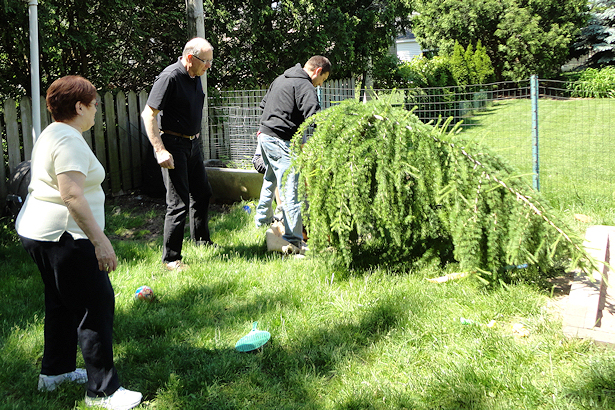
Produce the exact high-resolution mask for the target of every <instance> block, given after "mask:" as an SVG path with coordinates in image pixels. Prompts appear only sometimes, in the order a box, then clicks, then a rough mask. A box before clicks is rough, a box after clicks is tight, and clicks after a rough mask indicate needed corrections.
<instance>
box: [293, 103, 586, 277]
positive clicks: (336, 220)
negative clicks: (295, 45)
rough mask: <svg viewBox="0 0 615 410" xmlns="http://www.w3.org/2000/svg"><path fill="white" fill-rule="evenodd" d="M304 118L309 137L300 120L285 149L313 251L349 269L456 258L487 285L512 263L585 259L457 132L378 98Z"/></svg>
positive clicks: (552, 217)
mask: <svg viewBox="0 0 615 410" xmlns="http://www.w3.org/2000/svg"><path fill="white" fill-rule="evenodd" d="M311 120H313V123H315V124H316V128H315V130H314V133H313V136H312V137H311V138H310V140H309V142H308V143H306V144H304V145H302V144H301V136H302V134H303V132H304V131H305V130H306V128H307V127H308V126H309V124H307V123H304V124H303V125H302V127H301V128H300V129H299V131H298V132H297V134H296V135H295V138H294V144H293V150H294V154H295V166H296V167H297V169H298V170H299V172H300V174H301V180H300V181H301V182H300V184H299V186H300V195H301V197H302V199H305V200H307V202H308V203H309V207H308V208H307V209H305V210H304V213H303V215H304V224H305V225H306V226H307V227H308V230H309V232H310V248H311V249H315V250H323V249H327V248H328V249H331V248H332V249H335V250H337V251H338V252H339V254H340V255H341V258H342V260H343V261H344V263H345V264H346V265H347V266H348V267H367V266H375V265H386V266H389V267H392V266H403V267H408V266H413V265H416V264H421V263H425V262H430V263H433V262H434V261H436V262H438V263H441V264H443V265H444V264H446V263H448V262H457V263H459V264H460V265H461V268H462V269H464V270H466V271H472V272H477V273H478V274H479V276H480V277H483V278H484V279H486V280H487V281H489V282H492V281H494V280H496V279H503V275H509V276H510V275H511V273H510V272H512V271H514V269H509V268H510V267H514V266H519V265H523V266H525V265H526V264H527V265H530V266H533V267H536V268H537V269H538V270H542V271H547V270H550V269H551V268H552V267H553V266H554V265H555V264H556V263H558V264H559V263H561V262H562V261H565V262H566V263H567V264H568V265H570V267H574V268H576V267H581V268H584V267H585V265H587V263H588V262H589V261H590V257H589V255H587V253H586V252H585V250H584V248H583V246H582V243H583V242H582V239H581V238H579V237H577V236H575V235H573V234H572V233H571V231H570V230H569V229H568V228H567V227H565V225H564V224H563V223H562V222H561V220H560V219H559V218H558V217H557V215H556V214H555V212H554V210H553V209H551V208H550V207H549V206H548V204H547V203H546V201H545V200H543V199H542V198H541V197H540V194H539V193H538V192H536V191H534V190H532V188H531V187H529V186H528V185H527V184H526V183H525V182H524V180H523V179H522V178H521V176H520V175H518V173H516V172H515V171H514V170H513V169H512V168H511V167H510V166H508V165H507V164H506V163H505V162H504V160H503V159H501V158H500V157H498V156H496V155H494V154H492V153H490V152H489V150H488V149H487V148H486V147H483V146H480V145H479V144H477V143H474V142H469V141H464V140H463V139H461V138H460V134H459V133H457V132H456V130H457V129H456V128H453V130H452V131H446V130H447V129H448V128H449V127H448V124H444V125H442V126H439V125H438V126H435V127H434V126H431V125H428V124H423V123H422V122H421V121H420V120H419V119H418V117H417V116H415V115H414V114H413V113H412V112H409V111H407V110H404V109H402V108H396V107H393V106H391V105H390V104H388V103H387V102H385V101H382V100H374V101H370V102H368V103H360V102H358V101H356V100H347V101H344V102H342V103H340V104H339V105H336V106H334V107H331V108H329V109H327V110H324V111H322V112H320V113H319V114H317V115H316V116H315V117H312V118H311ZM516 274H517V275H519V273H516Z"/></svg>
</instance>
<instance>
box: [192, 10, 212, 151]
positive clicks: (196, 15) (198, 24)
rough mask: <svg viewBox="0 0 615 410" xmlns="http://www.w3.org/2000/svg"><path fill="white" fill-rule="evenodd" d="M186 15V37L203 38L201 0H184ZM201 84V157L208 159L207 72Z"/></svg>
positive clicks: (203, 14)
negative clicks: (202, 96)
mask: <svg viewBox="0 0 615 410" xmlns="http://www.w3.org/2000/svg"><path fill="white" fill-rule="evenodd" d="M186 17H187V19H188V38H194V37H201V38H205V13H204V11H203V0H186ZM201 84H202V85H203V92H204V93H205V102H204V104H203V120H202V122H201V136H202V138H201V144H203V158H204V159H205V160H208V159H210V157H211V149H210V146H209V105H208V103H207V72H205V74H203V75H202V76H201Z"/></svg>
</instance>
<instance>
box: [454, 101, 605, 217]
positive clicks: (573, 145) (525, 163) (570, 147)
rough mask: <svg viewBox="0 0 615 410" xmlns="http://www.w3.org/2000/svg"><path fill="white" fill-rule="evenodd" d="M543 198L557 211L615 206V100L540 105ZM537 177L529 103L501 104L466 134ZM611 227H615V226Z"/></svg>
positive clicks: (481, 115) (474, 121)
mask: <svg viewBox="0 0 615 410" xmlns="http://www.w3.org/2000/svg"><path fill="white" fill-rule="evenodd" d="M538 117H539V120H538V125H539V127H538V132H539V145H538V149H539V154H540V155H539V166H540V188H541V192H542V193H543V194H544V195H546V197H547V198H549V199H550V200H551V201H552V202H553V204H554V205H556V206H559V207H562V208H565V207H570V206H573V207H578V208H585V209H589V210H591V209H592V208H595V207H606V208H608V207H611V205H612V203H613V201H615V163H614V162H613V159H612V158H613V153H614V152H615V131H614V130H615V99H612V98H603V99H575V100H552V99H540V100H539V102H538ZM462 135H463V136H464V137H468V138H472V139H476V140H478V141H481V142H482V143H484V144H485V145H487V146H488V147H490V148H492V149H493V150H494V151H495V152H496V153H498V154H500V155H501V156H502V157H504V158H506V159H507V160H508V162H509V163H511V164H512V165H514V166H515V167H516V168H518V169H519V170H520V171H521V172H523V173H526V174H528V177H527V178H528V181H530V182H531V180H532V177H531V173H532V169H533V168H532V166H533V160H532V112H531V104H530V101H529V100H527V99H523V100H512V99H511V100H504V101H497V102H495V103H494V104H493V105H491V106H489V107H487V108H486V109H485V111H483V112H479V113H477V115H476V116H475V117H473V118H472V119H471V121H470V122H469V125H467V126H466V127H465V128H464V131H463V132H462ZM610 224H611V225H612V224H613V221H612V220H611V223H610Z"/></svg>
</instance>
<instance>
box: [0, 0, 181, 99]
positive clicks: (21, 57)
mask: <svg viewBox="0 0 615 410" xmlns="http://www.w3.org/2000/svg"><path fill="white" fill-rule="evenodd" d="M185 14H186V13H185V2H184V1H181V0H173V1H170V2H157V3H155V2H145V1H142V0H127V1H117V0H85V1H79V2H77V1H75V0H69V1H66V0H46V1H41V2H39V6H38V26H39V42H40V44H39V49H40V54H41V58H40V74H41V90H42V92H43V93H44V92H45V91H46V89H47V87H48V86H49V85H50V84H51V82H53V81H54V80H55V79H57V78H58V77H61V76H64V75H68V74H80V75H82V76H84V77H86V78H88V79H89V80H91V81H92V83H93V84H94V85H95V86H96V87H98V88H99V89H102V90H113V89H116V88H119V89H124V90H135V91H137V90H140V89H143V88H146V87H147V86H149V85H151V83H152V82H153V79H154V77H155V76H156V75H157V74H158V72H159V71H160V70H161V69H162V68H164V67H165V66H166V65H168V64H169V63H171V62H173V61H175V60H176V58H177V57H178V56H179V55H180V54H181V48H182V47H183V44H184V43H185V41H186V39H187V32H186V17H185ZM0 20H2V21H4V22H5V27H4V29H5V30H6V32H9V33H12V34H11V35H10V36H2V37H1V38H0V73H2V74H1V75H0V79H1V81H0V95H2V96H10V97H15V96H18V95H24V94H30V92H28V91H27V90H29V88H30V59H29V56H30V44H29V41H28V35H29V22H28V4H27V2H23V1H11V2H8V3H6V4H5V6H4V7H0ZM161 27H164V29H161Z"/></svg>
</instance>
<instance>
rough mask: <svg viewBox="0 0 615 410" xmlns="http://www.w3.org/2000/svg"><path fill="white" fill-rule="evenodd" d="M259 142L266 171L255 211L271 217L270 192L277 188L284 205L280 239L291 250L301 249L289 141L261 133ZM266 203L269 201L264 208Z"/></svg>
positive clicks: (297, 204)
mask: <svg viewBox="0 0 615 410" xmlns="http://www.w3.org/2000/svg"><path fill="white" fill-rule="evenodd" d="M259 138H260V146H261V153H262V155H263V162H264V163H265V166H266V167H267V170H266V171H265V175H264V176H263V187H262V188H261V196H260V200H259V203H258V208H257V209H268V210H269V211H268V212H271V213H273V211H272V210H271V206H270V205H271V194H270V192H272V191H273V190H274V189H275V186H276V185H277V186H278V188H279V190H280V197H281V198H282V203H283V204H284V206H283V212H284V236H282V238H283V239H284V240H286V241H288V242H290V243H292V244H293V245H295V246H301V241H302V240H303V220H302V219H301V202H299V200H298V192H297V187H298V180H299V174H298V173H296V172H295V171H294V169H293V168H291V166H290V165H291V156H290V141H284V140H282V139H280V138H277V137H272V136H270V135H267V134H263V133H261V134H260V135H259ZM287 171H288V172H287ZM267 201H269V207H268V208H267ZM257 217H258V215H257Z"/></svg>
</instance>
